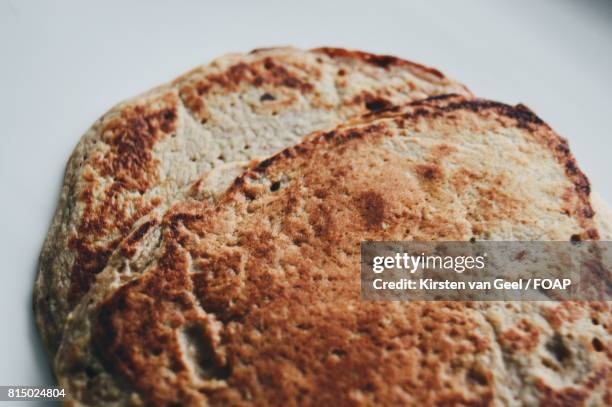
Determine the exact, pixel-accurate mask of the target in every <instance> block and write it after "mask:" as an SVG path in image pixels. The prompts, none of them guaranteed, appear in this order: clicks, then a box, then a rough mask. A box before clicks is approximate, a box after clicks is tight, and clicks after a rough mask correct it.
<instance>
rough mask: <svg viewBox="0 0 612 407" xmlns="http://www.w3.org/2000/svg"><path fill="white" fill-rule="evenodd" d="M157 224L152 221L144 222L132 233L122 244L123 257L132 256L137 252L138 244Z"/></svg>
mask: <svg viewBox="0 0 612 407" xmlns="http://www.w3.org/2000/svg"><path fill="white" fill-rule="evenodd" d="M156 224H157V222H156V221H155V220H154V219H152V220H148V221H146V222H144V223H143V224H142V225H140V226H138V228H137V229H136V230H134V231H132V232H131V233H130V235H129V236H128V237H127V238H126V239H125V241H123V242H122V243H121V253H122V255H123V256H132V255H134V253H135V252H136V249H137V245H138V243H139V242H140V241H141V240H142V238H143V237H144V236H145V235H146V234H147V232H148V231H149V230H150V229H151V228H152V227H153V226H155V225H156Z"/></svg>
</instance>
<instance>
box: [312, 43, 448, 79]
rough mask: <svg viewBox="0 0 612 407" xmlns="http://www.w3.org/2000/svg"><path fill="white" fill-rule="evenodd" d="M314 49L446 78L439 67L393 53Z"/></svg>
mask: <svg viewBox="0 0 612 407" xmlns="http://www.w3.org/2000/svg"><path fill="white" fill-rule="evenodd" d="M313 51H314V52H321V53H324V54H326V55H327V56H329V57H331V58H344V59H351V58H352V59H358V60H362V61H364V62H367V63H368V64H371V65H374V66H376V67H378V68H382V69H389V68H391V67H393V66H403V67H409V68H412V70H413V72H414V73H417V72H418V71H421V72H425V73H428V74H430V75H432V76H435V77H436V78H438V79H440V80H442V79H446V77H445V76H444V74H442V72H440V71H438V70H437V69H434V68H431V67H428V66H424V65H421V64H417V63H415V62H411V61H406V60H403V59H400V58H397V57H394V56H391V55H376V54H370V53H367V52H362V51H353V50H346V49H342V48H330V47H324V48H316V49H313Z"/></svg>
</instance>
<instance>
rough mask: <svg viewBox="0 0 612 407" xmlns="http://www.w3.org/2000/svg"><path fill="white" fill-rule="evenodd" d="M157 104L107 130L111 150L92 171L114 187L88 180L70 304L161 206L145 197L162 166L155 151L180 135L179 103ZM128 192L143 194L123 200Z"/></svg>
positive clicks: (167, 99)
mask: <svg viewBox="0 0 612 407" xmlns="http://www.w3.org/2000/svg"><path fill="white" fill-rule="evenodd" d="M157 104H158V105H159V106H160V107H152V106H148V105H136V106H131V107H127V108H124V109H123V110H122V111H121V114H120V115H119V116H118V117H115V118H113V119H111V120H110V121H109V122H108V123H107V124H106V127H105V129H104V130H103V131H102V134H105V135H106V136H105V139H104V142H105V143H106V144H107V145H108V146H109V149H108V151H106V152H105V153H103V154H102V153H100V154H97V155H94V156H92V157H91V158H90V160H89V165H91V167H92V169H93V170H94V171H96V172H97V174H98V175H99V176H101V177H104V178H106V179H109V180H110V181H111V182H110V184H109V185H108V186H106V187H102V186H101V185H100V184H99V183H98V181H97V180H96V179H95V178H93V177H91V178H85V181H86V185H85V186H84V188H83V191H82V192H81V195H80V197H79V200H80V201H81V202H82V203H83V204H84V209H83V214H82V217H81V223H80V224H79V225H78V227H77V231H76V233H75V235H73V236H72V237H71V238H70V241H69V247H70V248H71V249H72V250H74V252H75V253H76V259H75V261H74V263H73V266H72V270H71V274H70V288H69V293H68V300H69V302H70V303H71V304H75V303H76V301H78V300H79V299H80V298H81V296H82V295H83V293H85V292H86V291H87V290H88V289H89V286H90V285H91V283H92V282H93V279H94V277H95V275H96V274H98V273H99V272H100V271H102V269H103V268H104V266H105V265H106V262H107V261H108V258H109V256H110V254H111V253H112V252H113V250H114V249H115V248H116V247H117V245H118V244H119V242H120V241H121V236H122V235H125V234H127V233H128V232H129V230H130V229H131V228H132V225H133V224H134V223H135V222H136V220H138V219H139V218H141V217H142V216H144V215H146V214H147V213H149V212H150V211H151V210H152V209H153V208H154V207H156V206H157V205H159V203H160V201H159V199H158V198H155V199H152V200H150V201H146V200H145V199H144V198H143V197H142V194H143V193H144V192H145V191H147V190H148V188H149V187H150V186H151V185H153V184H154V183H155V182H157V179H158V162H157V160H156V159H155V158H154V157H153V146H154V145H155V143H156V142H157V141H158V140H159V139H161V138H163V137H166V136H168V135H169V134H172V133H173V132H174V131H175V130H176V123H177V100H176V97H175V96H174V95H173V94H167V95H164V96H162V97H160V98H159V99H158V100H157ZM129 193H138V194H139V195H137V196H136V197H132V198H128V199H120V197H122V196H124V195H126V194H129ZM143 233H144V232H143ZM132 243H135V241H133V242H132Z"/></svg>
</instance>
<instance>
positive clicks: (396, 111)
mask: <svg viewBox="0 0 612 407" xmlns="http://www.w3.org/2000/svg"><path fill="white" fill-rule="evenodd" d="M405 110H406V107H404V108H402V107H398V106H394V107H391V108H389V109H384V110H381V111H378V112H373V113H368V114H365V115H363V116H362V119H363V120H365V121H366V122H367V121H371V122H372V123H374V122H376V120H378V119H379V118H381V117H396V119H398V120H401V119H402V118H403V119H405V120H415V119H418V118H441V117H444V116H448V115H452V113H453V112H457V111H461V110H466V111H470V112H473V113H476V114H479V115H482V116H485V117H487V116H491V115H498V116H500V117H503V118H505V119H507V120H509V121H510V123H512V124H513V125H515V126H517V127H518V128H521V129H525V130H528V131H529V133H530V134H531V135H532V136H533V138H534V140H535V141H537V142H538V143H539V144H541V145H543V146H545V147H546V148H547V149H549V150H550V151H551V152H552V153H553V154H554V156H555V158H556V159H557V161H558V162H559V163H560V164H561V165H562V166H563V168H565V174H566V175H567V177H568V178H569V179H570V180H571V181H572V183H573V184H574V191H575V193H576V194H577V196H578V205H576V206H574V207H572V208H569V209H568V211H570V212H571V213H568V215H569V214H571V215H572V216H575V217H576V218H577V219H578V220H579V222H580V225H581V226H582V227H583V228H585V231H584V232H583V233H582V234H581V235H580V236H579V237H580V239H584V240H597V239H599V232H598V231H597V228H596V227H595V225H594V222H593V216H594V212H593V209H592V207H591V201H590V193H591V187H590V183H589V180H588V178H587V177H586V175H585V174H584V173H583V172H582V170H580V168H578V165H577V163H576V159H575V157H574V156H573V154H572V153H571V151H570V149H569V146H568V142H567V140H566V139H564V138H563V137H561V136H559V135H558V134H557V133H555V132H554V131H553V130H552V129H551V128H550V126H548V124H546V123H545V122H544V121H543V120H542V119H540V118H539V117H538V116H537V115H536V114H535V113H534V112H533V111H531V110H530V109H529V108H527V107H526V106H524V105H522V104H519V105H517V106H511V105H507V104H504V103H500V102H495V101H491V100H485V99H477V98H473V99H466V98H465V97H463V96H459V95H441V96H433V97H430V98H427V99H424V100H421V101H416V102H413V103H410V104H409V105H408V109H407V110H408V111H407V112H405V113H402V112H403V111H405ZM357 122H358V120H357V119H356V120H355V121H354V123H357ZM341 128H342V126H340V127H339V129H341ZM376 130H378V129H377V128H376V127H375V126H371V127H367V128H366V130H365V131H362V132H357V131H353V132H348V133H344V132H338V130H337V129H336V130H332V131H329V132H325V133H315V134H313V135H310V136H309V137H308V140H307V141H306V142H304V143H301V144H298V145H296V146H293V147H289V148H287V149H285V150H283V151H281V152H279V153H278V154H275V155H273V156H272V157H270V158H268V159H266V160H263V161H261V162H260V163H259V164H258V165H257V166H256V167H255V168H253V169H252V172H254V173H265V172H266V168H267V167H269V166H270V165H272V163H274V162H275V161H277V160H280V159H286V158H291V157H295V156H298V155H304V154H307V153H308V151H309V150H312V148H313V147H314V146H315V145H316V144H318V143H322V142H333V143H334V144H336V145H337V144H342V143H344V142H346V141H348V140H350V139H354V138H364V137H367V135H368V134H370V133H373V132H375V131H376ZM249 176H251V175H250V174H249V173H248V172H247V173H245V174H243V175H242V176H241V177H240V178H238V179H237V180H236V181H235V183H234V186H233V189H236V188H238V187H240V185H242V184H243V183H244V177H249ZM575 238H576V237H574V240H575Z"/></svg>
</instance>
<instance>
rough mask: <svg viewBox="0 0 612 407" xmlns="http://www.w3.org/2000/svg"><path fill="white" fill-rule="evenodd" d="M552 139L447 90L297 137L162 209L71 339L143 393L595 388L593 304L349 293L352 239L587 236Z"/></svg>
mask: <svg viewBox="0 0 612 407" xmlns="http://www.w3.org/2000/svg"><path fill="white" fill-rule="evenodd" d="M564 145H566V144H565V143H564V141H563V140H562V139H561V138H560V137H559V136H558V135H556V134H555V133H554V132H553V131H552V130H551V129H550V128H549V127H548V126H546V125H545V124H544V123H543V122H542V121H541V120H540V119H538V118H537V117H536V116H535V115H533V113H531V112H529V111H527V110H526V109H525V108H523V107H511V106H507V105H502V104H499V103H494V102H490V101H485V100H468V99H465V98H461V97H457V96H453V97H447V98H437V99H433V100H428V101H424V102H419V103H414V104H412V105H410V106H407V107H404V108H401V109H397V110H396V111H393V112H392V111H386V112H381V113H378V114H374V115H369V116H367V117H365V118H364V119H363V120H362V121H361V122H359V121H358V120H354V121H352V122H351V123H350V124H347V125H344V126H340V127H338V128H336V129H335V130H333V131H327V132H320V133H316V134H314V135H311V136H309V137H308V138H307V139H306V140H305V141H304V142H302V143H300V144H299V145H296V146H294V147H290V148H287V149H285V150H283V151H282V152H281V153H278V154H276V155H275V156H273V157H271V158H269V159H266V160H263V161H261V162H260V163H259V164H257V165H256V166H255V167H253V168H252V169H251V170H250V171H248V172H246V173H245V174H244V175H243V176H241V177H240V178H239V179H237V180H236V181H235V183H234V185H233V186H232V188H231V189H230V190H229V191H228V192H227V193H226V194H224V195H223V196H222V197H221V198H220V199H219V203H218V204H211V203H194V202H185V203H182V204H178V205H176V206H175V207H173V208H172V209H171V210H170V211H169V212H168V213H166V215H165V216H164V220H163V226H162V229H161V232H160V233H161V238H160V244H159V247H157V248H156V249H155V250H154V251H153V252H152V253H156V254H155V261H154V262H153V263H152V264H149V265H147V266H146V267H145V268H143V270H142V271H141V272H138V273H136V274H135V277H134V278H133V279H132V280H131V281H130V282H129V283H127V284H125V285H123V286H121V287H120V288H118V289H117V290H116V291H114V292H113V293H112V295H110V296H107V297H106V300H104V301H103V302H102V304H101V306H100V308H99V309H98V311H97V312H95V313H94V314H93V316H90V317H91V318H92V324H93V326H92V328H91V331H90V332H89V333H87V335H91V341H92V343H89V344H88V345H86V346H89V347H93V348H94V349H95V355H97V357H100V358H101V360H102V361H103V366H105V369H106V370H107V371H110V372H113V374H114V375H118V377H120V378H121V380H122V381H123V383H124V385H127V387H128V388H129V390H127V392H128V393H129V392H133V393H134V394H136V395H137V397H139V399H140V400H142V401H143V402H145V403H148V404H151V405H167V404H172V403H179V404H183V405H192V404H193V405H197V404H201V403H209V404H214V405H217V404H222V405H225V404H245V405H251V404H253V405H262V404H264V405H268V404H272V405H285V404H300V405H302V404H307V405H322V404H332V403H333V404H341V405H353V404H355V405H397V404H403V405H475V406H476V405H478V406H480V405H493V404H510V405H516V404H521V403H522V404H537V403H542V402H550V403H553V405H564V404H568V403H570V402H587V401H589V402H593V403H598V402H601V401H603V400H605V399H609V397H610V396H609V394H608V393H609V392H607V391H606V383H609V380H610V366H611V356H610V349H609V347H610V342H609V335H610V329H612V327H611V326H610V322H609V316H610V307H609V305H608V304H605V303H591V304H586V303H585V304H580V303H571V304H570V303H568V304H562V305H559V307H564V308H563V309H564V310H566V312H560V311H559V310H554V309H552V307H550V306H549V305H546V304H543V305H541V304H534V303H519V304H516V303H460V302H455V303H443V302H438V303H417V302H404V303H397V302H368V301H362V300H361V299H360V280H359V242H361V241H363V240H370V239H374V240H411V239H414V240H431V239H442V240H468V239H470V238H471V237H476V238H478V239H498V240H503V239H516V240H529V239H536V238H539V239H550V240H569V239H570V238H571V236H574V235H579V236H581V237H582V236H583V237H585V238H586V237H588V236H589V234H590V233H591V232H590V230H594V228H595V227H594V225H593V222H592V219H591V218H590V217H589V216H584V209H585V206H584V205H585V201H586V203H587V204H588V202H589V201H588V191H587V190H585V189H584V188H583V187H582V186H583V183H582V180H581V179H582V177H583V176H582V173H580V171H579V170H578V169H575V170H572V171H569V172H568V170H567V165H568V163H570V162H573V158H572V156H571V154H569V151H565V150H563V149H562V151H560V150H559V148H558V146H564ZM480 154H498V155H499V157H498V160H500V161H501V162H503V163H504V165H503V166H501V167H500V166H499V165H498V162H497V161H496V160H482V162H480V161H479V157H481V156H480ZM434 157H436V158H437V161H436V160H433V159H432V158H434ZM459 164H461V165H459ZM519 164H523V165H519ZM535 168H537V169H539V170H540V171H541V172H542V174H546V177H545V179H546V181H545V182H542V181H538V180H533V179H531V171H533V170H534V169H535ZM464 177H468V178H469V182H468V183H466V182H463V179H464ZM552 179H554V180H555V181H551V180H552ZM457 180H460V182H456V181H457ZM517 180H525V181H524V182H522V183H521V181H517ZM527 180H529V181H527ZM551 183H552V184H553V185H551ZM539 200H541V201H544V203H545V204H546V205H544V206H541V205H540V202H539ZM564 208H565V209H567V211H564ZM508 230H509V231H510V232H508ZM105 272H109V273H111V274H112V273H113V270H110V269H109V270H107V271H105ZM132 272H133V273H135V271H134V270H132ZM593 321H597V322H596V323H595V322H593ZM577 324H580V325H579V326H580V327H581V328H580V331H578V332H576V329H575V327H576V326H578V325H577ZM602 327H603V328H602ZM589 335H594V336H593V337H590V336H589ZM587 338H588V339H587ZM68 340H69V339H68ZM585 341H588V342H585ZM70 349H71V348H70V346H68V345H66V347H65V348H64V351H65V352H66V353H65V354H61V355H60V358H59V360H60V362H65V359H64V358H66V357H67V355H70V354H71V352H72V351H71V350H70ZM81 363H82V361H81ZM71 369H72V370H71ZM74 369H75V366H74V365H72V364H71V363H66V364H65V365H63V364H62V363H60V365H59V369H58V370H59V371H60V375H62V374H65V375H66V376H64V377H70V375H72V374H75V373H74ZM77 370H78V369H77ZM564 378H571V379H567V380H572V382H571V384H567V383H566V382H565V380H566V379H564ZM71 380H73V379H70V378H68V379H64V380H63V383H65V384H67V385H72V386H74V387H73V389H74V390H75V392H76V393H77V394H81V395H82V397H83V398H84V399H85V398H86V397H88V393H87V391H84V390H82V389H79V388H78V386H76V385H75V384H74V383H75V382H74V381H71ZM559 383H562V384H559ZM79 392H84V393H79ZM554 403H556V404H554Z"/></svg>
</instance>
